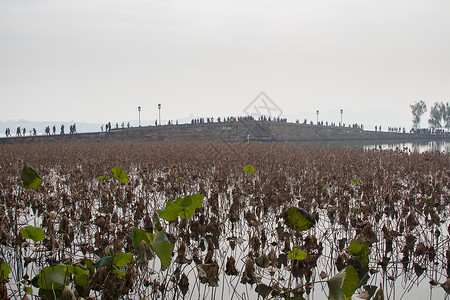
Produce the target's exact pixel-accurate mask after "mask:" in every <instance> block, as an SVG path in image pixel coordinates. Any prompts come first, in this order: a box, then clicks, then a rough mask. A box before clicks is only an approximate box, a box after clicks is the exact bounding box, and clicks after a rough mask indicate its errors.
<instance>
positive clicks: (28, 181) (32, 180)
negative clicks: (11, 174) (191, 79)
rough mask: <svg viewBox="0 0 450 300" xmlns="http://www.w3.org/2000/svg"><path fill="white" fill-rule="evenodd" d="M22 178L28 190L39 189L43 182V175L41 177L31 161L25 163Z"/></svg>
mask: <svg viewBox="0 0 450 300" xmlns="http://www.w3.org/2000/svg"><path fill="white" fill-rule="evenodd" d="M20 179H21V180H22V183H23V186H24V187H25V189H26V190H28V189H37V188H38V187H39V186H41V184H42V179H41V177H39V175H38V173H37V172H36V170H35V169H34V168H33V167H32V166H31V165H30V164H29V163H24V164H23V168H22V172H21V173H20Z"/></svg>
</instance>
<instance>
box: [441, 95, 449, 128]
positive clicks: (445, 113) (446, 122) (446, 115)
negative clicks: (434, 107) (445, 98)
mask: <svg viewBox="0 0 450 300" xmlns="http://www.w3.org/2000/svg"><path fill="white" fill-rule="evenodd" d="M442 119H443V121H444V126H445V128H447V131H450V105H449V104H448V102H447V103H445V105H443V117H442Z"/></svg>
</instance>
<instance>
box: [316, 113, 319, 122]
mask: <svg viewBox="0 0 450 300" xmlns="http://www.w3.org/2000/svg"><path fill="white" fill-rule="evenodd" d="M316 114H317V125H319V110H317V111H316Z"/></svg>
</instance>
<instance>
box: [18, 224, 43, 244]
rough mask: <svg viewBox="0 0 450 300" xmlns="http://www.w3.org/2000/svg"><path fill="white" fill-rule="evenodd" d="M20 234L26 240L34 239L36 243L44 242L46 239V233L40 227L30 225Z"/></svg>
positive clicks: (22, 229)
mask: <svg viewBox="0 0 450 300" xmlns="http://www.w3.org/2000/svg"><path fill="white" fill-rule="evenodd" d="M20 232H21V233H22V237H23V238H24V239H32V240H33V241H35V242H39V241H42V240H43V239H44V238H45V235H44V231H43V230H42V228H40V227H33V226H31V225H28V226H27V227H25V228H20Z"/></svg>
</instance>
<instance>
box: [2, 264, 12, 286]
mask: <svg viewBox="0 0 450 300" xmlns="http://www.w3.org/2000/svg"><path fill="white" fill-rule="evenodd" d="M9 273H11V267H10V266H9V264H7V263H4V264H2V265H1V266H0V282H3V281H4V280H5V279H6V278H8V275H9Z"/></svg>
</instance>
